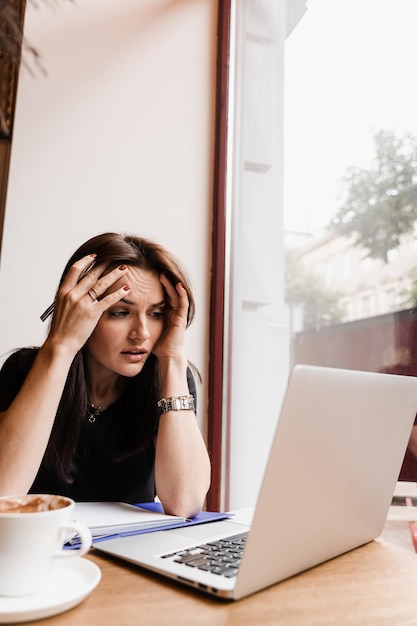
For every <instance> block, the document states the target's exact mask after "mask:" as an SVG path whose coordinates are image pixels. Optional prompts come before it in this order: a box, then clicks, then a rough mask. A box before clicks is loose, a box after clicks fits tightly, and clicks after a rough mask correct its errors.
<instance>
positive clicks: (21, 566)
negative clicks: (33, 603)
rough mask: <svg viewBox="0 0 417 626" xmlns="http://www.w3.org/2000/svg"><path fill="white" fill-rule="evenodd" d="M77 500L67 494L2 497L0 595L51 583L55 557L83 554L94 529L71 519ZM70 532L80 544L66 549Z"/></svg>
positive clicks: (30, 591) (39, 588)
mask: <svg viewBox="0 0 417 626" xmlns="http://www.w3.org/2000/svg"><path fill="white" fill-rule="evenodd" d="M74 504H75V503H74V501H73V500H71V499H70V498H67V497H64V496H56V495H45V494H28V495H23V496H4V497H1V498H0V596H25V595H31V594H34V593H38V592H40V591H42V590H43V589H45V588H46V587H47V585H48V582H49V580H50V577H51V575H52V572H53V565H54V561H55V559H57V558H59V559H69V558H74V557H76V556H82V555H83V554H85V553H86V552H87V551H88V550H89V549H90V547H91V533H90V531H89V529H88V528H87V527H86V526H84V525H83V524H79V523H77V522H75V521H74V520H72V519H71V515H72V513H73V511H74ZM67 532H70V533H76V534H77V535H79V538H80V546H79V547H78V548H77V549H74V550H64V549H63V544H64V542H65V535H66V533H67Z"/></svg>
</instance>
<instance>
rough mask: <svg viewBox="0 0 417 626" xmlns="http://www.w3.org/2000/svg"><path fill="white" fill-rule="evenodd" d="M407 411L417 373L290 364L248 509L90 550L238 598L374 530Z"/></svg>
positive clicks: (415, 403) (397, 459)
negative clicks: (259, 482) (262, 469)
mask: <svg viewBox="0 0 417 626" xmlns="http://www.w3.org/2000/svg"><path fill="white" fill-rule="evenodd" d="M416 412H417V378H414V377H411V376H398V375H392V374H382V373H373V372H361V371H354V370H343V369H333V368H325V367H318V366H307V365H297V366H296V367H295V368H294V370H293V372H292V374H291V377H290V380H289V383H288V387H287V390H286V394H285V398H284V401H283V404H282V408H281V414H280V416H279V419H278V423H277V428H276V432H275V435H274V439H273V441H272V446H271V450H270V453H269V459H268V462H267V464H266V469H265V473H264V477H263V481H262V485H261V488H260V490H259V494H258V498H257V503H256V507H255V508H254V512H253V516H252V511H250V512H249V515H248V512H247V511H245V510H243V511H237V512H236V515H234V516H233V517H231V518H230V519H228V520H224V521H218V522H211V523H207V524H203V525H201V526H193V527H189V528H187V527H185V528H179V529H173V530H166V531H157V532H153V533H150V534H145V535H136V536H130V537H119V538H115V539H111V540H109V541H104V542H102V543H98V544H96V549H97V550H99V551H100V552H103V553H106V554H109V555H112V556H115V557H118V558H120V559H124V560H126V561H129V562H130V563H134V564H136V565H139V566H141V567H142V568H146V569H148V570H151V571H152V572H156V573H158V574H161V575H163V576H167V577H168V578H170V579H175V580H176V581H179V582H181V583H184V584H185V585H189V586H191V587H193V588H195V589H199V590H201V591H204V592H206V593H208V594H211V595H213V596H216V597H218V598H225V599H230V600H239V599H240V598H243V597H245V596H247V595H249V594H252V593H254V592H256V591H259V590H261V589H264V588H266V587H268V586H270V585H273V584H275V583H278V582H279V581H282V580H284V579H286V578H288V577H290V576H293V575H295V574H298V573H300V572H302V571H304V570H306V569H309V568H311V567H313V566H315V565H318V564H319V563H323V562H324V561H327V560H328V559H331V558H333V557H336V556H338V555H340V554H342V553H344V552H347V551H349V550H352V549H353V548H356V547H358V546H361V545H363V544H365V543H367V542H369V541H371V540H373V539H375V538H376V537H378V536H379V535H380V534H381V532H382V530H383V528H384V524H385V520H386V516H387V513H388V510H389V506H390V503H391V500H392V496H393V492H394V488H395V485H396V482H397V478H398V475H399V472H400V468H401V463H402V460H403V457H404V454H405V450H406V447H407V442H408V439H409V436H410V432H411V428H412V425H413V422H414V418H415V415H416ZM259 417H260V416H257V419H259ZM248 461H249V460H248ZM230 537H231V538H232V539H231V540H230V541H229V538H230ZM224 547H225V548H226V549H227V552H226V556H224V557H223V561H221V560H220V562H218V564H217V565H216V559H217V556H218V555H219V554H221V552H222V549H223V548H224ZM215 557H216V558H215ZM213 563H214V565H213ZM213 567H214V573H213V572H212V571H210V570H211V569H213ZM216 568H217V569H216Z"/></svg>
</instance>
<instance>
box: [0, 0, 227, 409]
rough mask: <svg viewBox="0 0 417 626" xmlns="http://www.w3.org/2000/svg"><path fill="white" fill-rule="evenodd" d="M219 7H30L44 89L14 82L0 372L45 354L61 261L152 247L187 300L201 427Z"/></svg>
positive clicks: (29, 30) (25, 78) (37, 82)
mask: <svg viewBox="0 0 417 626" xmlns="http://www.w3.org/2000/svg"><path fill="white" fill-rule="evenodd" d="M216 19H217V2H215V1H214V0H117V1H114V0H77V3H76V4H75V3H74V4H73V3H72V2H69V1H68V2H67V1H65V0H62V2H60V3H58V4H57V8H56V9H54V10H52V9H50V8H47V3H45V4H42V3H40V8H39V9H38V10H36V9H34V8H33V6H32V5H31V4H29V5H28V8H27V13H26V25H25V34H26V37H27V39H28V40H29V42H30V43H31V44H32V45H33V46H35V47H36V48H37V49H38V50H39V51H40V53H41V55H42V58H43V63H44V65H45V67H46V70H47V76H46V77H43V76H41V75H37V76H36V77H35V78H33V77H31V76H30V75H28V73H27V72H24V71H23V72H22V73H21V78H20V84H19V90H18V99H17V108H16V117H15V129H14V137H13V148H12V159H11V168H10V179H9V190H8V199H7V205H6V221H5V230H4V239H3V251H2V259H1V271H0V293H1V306H0V329H1V330H0V333H1V335H0V359H2V360H3V359H4V355H5V353H6V352H7V351H8V350H11V349H13V348H15V347H18V346H22V345H34V344H39V343H40V342H42V340H43V337H44V333H45V327H44V325H43V324H42V322H41V321H40V320H39V315H40V314H41V313H42V311H43V310H44V309H45V308H46V307H47V306H48V305H49V304H50V302H51V300H52V298H53V294H54V292H55V288H56V285H57V281H58V279H59V276H60V274H61V271H62V269H63V266H64V264H65V262H66V261H67V259H68V257H69V256H70V255H71V254H72V252H73V251H74V250H75V248H76V247H78V245H79V244H80V243H82V242H83V241H84V240H85V239H87V238H88V237H90V236H93V235H95V234H99V233H101V232H104V231H108V230H116V231H131V232H135V233H138V234H142V235H145V236H150V237H153V238H156V239H157V240H159V241H160V242H161V243H162V244H163V245H166V246H167V247H169V248H170V249H171V250H172V251H173V252H174V253H175V254H177V256H179V257H180V258H181V260H182V261H183V263H184V264H185V266H186V267H187V268H188V270H189V273H190V275H191V278H192V281H193V283H194V286H195V290H196V299H197V319H196V322H195V323H194V325H193V326H192V327H191V328H190V330H189V333H188V344H187V347H188V356H189V358H190V359H191V360H192V361H193V362H194V363H195V364H196V365H197V367H198V368H199V369H200V371H201V373H202V375H203V379H204V381H205V384H204V385H203V387H202V389H200V411H199V416H200V418H201V417H202V416H203V417H204V414H205V406H206V402H205V395H206V384H207V346H208V322H209V319H208V309H209V280H210V263H211V259H210V248H211V245H210V244H211V196H212V162H213V139H214V92H215V54H216V50H215V47H216Z"/></svg>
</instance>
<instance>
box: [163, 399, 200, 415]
mask: <svg viewBox="0 0 417 626" xmlns="http://www.w3.org/2000/svg"><path fill="white" fill-rule="evenodd" d="M158 407H159V408H160V409H161V413H167V412H168V411H194V410H195V406H194V398H193V396H177V397H172V398H162V400H159V402H158Z"/></svg>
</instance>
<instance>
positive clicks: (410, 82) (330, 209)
mask: <svg viewBox="0 0 417 626" xmlns="http://www.w3.org/2000/svg"><path fill="white" fill-rule="evenodd" d="M416 30H417V0H308V3H307V12H306V14H305V15H304V17H303V18H302V20H301V22H300V23H299V24H298V25H297V26H296V28H295V30H294V31H293V32H292V33H291V34H290V36H289V38H288V39H287V42H286V48H285V89H284V94H285V115H284V138H285V148H284V206H285V228H286V229H290V230H299V231H300V230H301V231H305V232H317V231H319V230H320V229H321V228H322V227H323V226H325V225H326V224H327V223H328V221H329V219H330V218H331V216H332V215H334V213H336V211H337V209H338V207H339V206H340V194H341V192H342V190H343V183H342V177H343V175H344V174H345V172H346V170H347V168H348V167H350V166H352V165H355V166H359V167H368V166H370V165H371V163H372V154H373V145H374V144H373V137H374V135H375V133H376V132H377V131H378V130H381V129H384V130H394V131H397V132H399V133H403V132H405V131H411V132H413V133H415V134H416V136H417V87H416V75H417V69H416V68H417V36H416Z"/></svg>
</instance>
